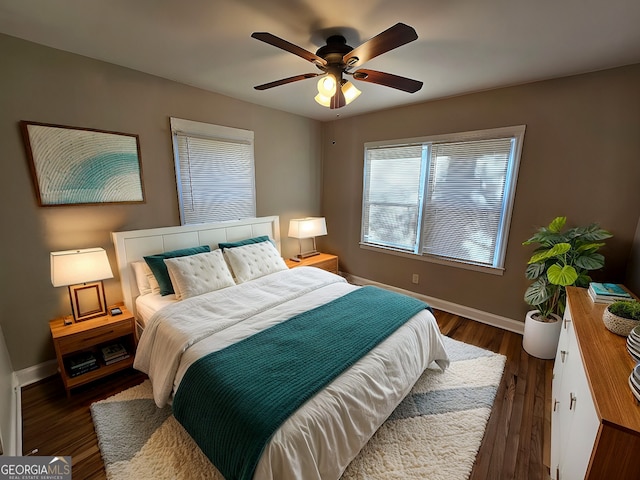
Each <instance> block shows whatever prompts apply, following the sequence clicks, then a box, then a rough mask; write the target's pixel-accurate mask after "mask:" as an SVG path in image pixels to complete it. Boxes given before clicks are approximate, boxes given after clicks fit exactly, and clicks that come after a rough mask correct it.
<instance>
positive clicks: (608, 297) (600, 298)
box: [589, 282, 633, 303]
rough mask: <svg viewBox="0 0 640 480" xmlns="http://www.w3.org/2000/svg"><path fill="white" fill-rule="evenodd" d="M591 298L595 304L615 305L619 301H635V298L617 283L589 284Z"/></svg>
mask: <svg viewBox="0 0 640 480" xmlns="http://www.w3.org/2000/svg"><path fill="white" fill-rule="evenodd" d="M589 296H590V297H591V300H593V301H594V302H595V303H613V302H615V301H617V300H633V297H632V296H631V294H630V293H629V292H627V291H626V290H625V289H624V288H622V286H621V285H618V284H615V283H597V282H591V283H590V284H589Z"/></svg>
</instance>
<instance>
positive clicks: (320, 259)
mask: <svg viewBox="0 0 640 480" xmlns="http://www.w3.org/2000/svg"><path fill="white" fill-rule="evenodd" d="M285 263H286V264H287V267H289V268H295V267H302V266H305V267H316V268H321V269H322V270H326V271H327V272H331V273H335V274H336V275H337V274H338V256H337V255H331V254H330V253H319V254H318V255H314V256H313V257H307V258H303V259H301V260H300V261H299V262H296V261H293V260H291V259H288V258H287V259H286V260H285Z"/></svg>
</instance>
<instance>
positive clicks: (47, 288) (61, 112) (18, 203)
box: [0, 35, 321, 370]
mask: <svg viewBox="0 0 640 480" xmlns="http://www.w3.org/2000/svg"><path fill="white" fill-rule="evenodd" d="M0 58H2V75H0V146H1V147H2V155H1V159H0V161H1V162H2V171H3V173H4V174H3V175H2V176H1V177H0V191H2V198H3V201H2V206H1V207H0V208H1V209H2V210H1V211H2V223H3V226H4V229H3V232H2V235H1V238H2V248H0V252H1V253H0V255H1V256H2V263H1V272H2V274H1V281H2V284H1V291H2V293H1V295H2V303H1V305H0V312H1V319H0V321H1V325H2V330H3V332H4V336H5V338H6V343H7V346H8V349H9V352H10V355H11V360H12V364H13V367H14V368H15V369H16V370H20V369H23V368H26V367H29V366H32V365H35V364H38V363H40V362H43V361H45V360H49V359H52V358H54V352H53V346H52V343H51V339H50V335H49V330H48V328H49V327H48V321H49V319H51V318H54V317H56V316H58V315H63V314H67V313H70V307H69V303H68V294H67V292H66V289H64V288H54V287H52V286H51V283H50V273H49V268H50V267H49V252H50V251H55V250H66V249H71V248H84V247H97V246H101V247H104V248H105V249H106V250H107V253H108V255H109V258H110V261H111V264H112V268H114V271H115V253H114V250H113V247H112V245H111V240H110V236H109V232H111V231H120V230H131V229H138V228H151V227H159V226H166V225H177V224H179V213H178V206H177V197H176V186H175V176H174V166H173V154H172V148H171V137H170V131H169V117H170V116H175V117H180V118H186V119H190V120H197V121H202V122H209V123H214V124H219V125H226V126H230V127H236V128H244V129H248V130H253V131H254V132H255V158H256V191H257V214H258V215H259V216H262V215H280V219H281V228H282V232H281V234H282V237H283V253H284V254H285V255H292V254H293V253H294V252H295V251H296V249H297V243H296V242H295V240H292V239H288V238H287V237H286V234H287V231H286V227H287V225H288V220H289V219H290V218H294V217H298V216H303V215H317V214H319V213H321V212H320V194H321V153H320V152H321V146H320V142H321V124H320V123H319V122H316V121H312V120H309V119H306V118H302V117H299V116H295V115H291V114H287V113H283V112H280V111H277V110H272V109H268V108H264V107H260V106H257V105H253V104H249V103H245V102H241V101H238V100H234V99H231V98H228V97H225V96H222V95H217V94H213V93H209V92H205V91H203V90H199V89H196V88H192V87H188V86H185V85H181V84H178V83H175V82H170V81H167V80H163V79H160V78H158V77H154V76H150V75H145V74H142V73H140V72H136V71H133V70H129V69H126V68H121V67H117V66H114V65H111V64H107V63H103V62H99V61H96V60H91V59H88V58H85V57H81V56H77V55H72V54H69V53H65V52H62V51H59V50H53V49H50V48H46V47H43V46H39V45H35V44H33V43H28V42H24V41H22V40H18V39H15V38H12V37H7V36H3V35H0ZM20 120H30V121H37V122H45V123H52V124H60V125H71V126H81V127H90V128H97V129H103V130H112V131H119V132H126V133H135V134H138V135H139V136H140V146H141V151H142V164H143V171H144V186H145V190H146V203H145V204H139V205H111V206H91V207H82V206H75V207H74V206H70V207H69V206H67V207H46V208H43V207H38V206H37V204H36V200H35V194H34V190H33V186H32V180H31V176H30V173H29V168H28V163H27V159H26V156H25V150H24V145H23V142H22V138H21V136H20V130H19V126H18V122H19V121H20ZM105 285H106V289H107V302H109V303H113V302H116V301H118V300H121V298H122V297H121V293H120V285H119V282H118V281H117V279H113V280H108V281H106V282H105Z"/></svg>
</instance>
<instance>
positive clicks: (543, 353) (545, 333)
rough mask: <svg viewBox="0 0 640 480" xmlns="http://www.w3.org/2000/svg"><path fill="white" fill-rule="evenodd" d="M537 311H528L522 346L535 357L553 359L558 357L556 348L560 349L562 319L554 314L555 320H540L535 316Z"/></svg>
mask: <svg viewBox="0 0 640 480" xmlns="http://www.w3.org/2000/svg"><path fill="white" fill-rule="evenodd" d="M535 313H538V311H537V310H531V311H529V312H527V317H526V319H525V322H524V336H523V337H522V347H523V348H524V349H525V351H526V352H527V353H528V354H529V355H533V356H534V357H537V358H542V359H544V360H549V359H553V358H555V357H556V350H557V349H558V339H559V338H560V329H561V327H562V319H561V318H560V317H559V316H557V315H553V317H554V318H555V320H556V321H555V322H539V321H538V320H535V319H534V318H533V315H534V314H535Z"/></svg>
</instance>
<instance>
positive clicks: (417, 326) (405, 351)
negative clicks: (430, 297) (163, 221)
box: [134, 267, 448, 480]
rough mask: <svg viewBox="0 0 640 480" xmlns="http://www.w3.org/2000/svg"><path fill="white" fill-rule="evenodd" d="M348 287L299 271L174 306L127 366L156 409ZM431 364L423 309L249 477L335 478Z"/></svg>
mask: <svg viewBox="0 0 640 480" xmlns="http://www.w3.org/2000/svg"><path fill="white" fill-rule="evenodd" d="M356 288H358V287H356V286H353V285H350V284H348V283H347V282H345V280H344V279H343V278H342V277H339V276H337V275H334V274H331V273H328V272H325V271H324V270H320V269H317V268H312V267H298V268H295V269H291V270H285V271H282V272H278V273H274V274H271V275H268V276H265V277H262V278H259V279H256V280H254V281H251V282H247V283H244V284H240V285H238V286H235V287H230V288H226V289H223V290H218V291H215V292H211V293H208V294H205V295H200V296H198V297H193V298H190V299H187V300H183V301H181V302H178V303H176V304H173V305H169V306H167V307H165V308H163V309H162V310H160V311H159V312H157V313H156V314H155V315H154V316H153V317H152V318H151V319H150V320H149V323H148V325H147V327H146V328H145V330H144V333H143V335H142V337H141V339H140V344H139V345H138V351H137V353H136V359H135V363H134V366H135V368H137V369H139V370H141V371H143V372H145V373H147V374H148V375H149V378H150V379H151V382H152V384H153V392H154V399H155V401H156V404H157V405H158V406H163V405H165V404H166V403H167V402H168V401H169V399H170V397H171V394H172V392H174V391H175V389H177V387H178V386H179V384H180V380H181V379H182V377H183V375H184V373H185V372H186V370H187V369H188V368H189V366H190V365H191V364H192V363H193V362H194V361H196V360H197V359H198V358H200V357H202V356H203V355H206V354H207V353H210V352H212V351H216V350H220V349H222V348H224V347H226V346H228V345H230V344H232V343H234V342H237V341H239V340H241V339H243V338H246V337H248V336H250V335H252V334H254V333H256V332H258V331H261V330H264V329H265V328H268V327H270V326H272V325H275V324H277V323H279V322H282V321H284V320H287V319H288V318H291V317H292V316H294V315H296V314H298V313H301V312H303V311H305V310H308V309H310V308H314V307H316V306H318V305H322V304H324V303H327V302H328V301H331V300H333V299H335V298H338V297H340V296H342V295H345V294H346V293H348V292H350V291H352V290H354V289H356ZM433 361H436V362H438V364H439V365H440V366H441V367H442V368H446V366H447V365H448V357H447V354H446V352H445V350H444V345H443V343H442V339H441V335H440V331H439V329H438V326H437V324H436V322H435V319H434V318H433V315H431V313H430V312H428V311H427V310H424V311H423V312H421V313H419V314H418V315H416V316H414V317H413V318H412V319H411V320H409V322H407V323H406V324H405V325H404V326H403V327H401V328H400V329H399V330H398V331H396V332H395V333H394V334H393V335H391V336H390V337H389V338H387V339H386V340H385V341H384V342H382V343H381V344H380V345H379V346H378V347H376V348H375V349H374V350H372V351H371V352H370V353H369V354H368V355H366V356H365V357H363V358H362V359H361V360H360V361H359V362H357V363H356V364H355V365H354V366H353V367H351V368H350V369H349V370H347V371H346V372H344V373H343V374H342V375H340V376H339V377H338V378H336V379H335V380H334V381H333V382H332V383H331V384H330V385H328V386H327V387H326V388H325V389H324V390H323V391H321V392H320V393H318V394H317V395H316V396H315V397H313V398H312V399H311V400H309V401H308V402H307V403H305V404H304V405H303V406H302V407H301V408H300V409H299V410H298V411H297V412H296V413H294V414H293V415H292V416H291V417H290V418H289V419H288V420H287V421H286V422H285V423H284V424H283V425H282V426H281V427H280V429H279V430H278V431H277V432H276V433H275V435H274V436H273V437H272V439H271V442H270V443H269V445H268V446H267V448H266V449H265V452H264V453H263V455H262V458H261V460H260V463H259V464H258V468H257V470H256V473H255V476H254V478H255V479H259V480H263V479H264V480H266V479H273V480H276V479H277V480H297V479H301V478H304V479H305V480H307V479H310V480H313V479H318V480H319V479H329V478H336V479H337V478H339V477H340V475H341V474H342V472H343V471H344V469H345V468H346V467H347V465H348V464H349V463H350V462H351V460H353V458H354V457H355V456H356V455H357V453H358V452H359V451H360V449H361V448H362V447H363V446H364V444H365V443H366V442H367V441H368V440H369V438H370V437H371V435H373V433H375V431H376V430H377V429H378V428H379V426H380V425H381V424H382V423H383V422H384V420H385V419H386V418H387V417H388V416H389V415H390V414H391V412H392V411H393V409H394V408H395V407H396V406H397V404H398V403H400V401H401V400H402V399H403V398H404V397H405V396H406V395H407V393H408V392H409V390H410V389H411V387H412V386H413V384H414V383H415V381H416V380H417V379H418V377H419V376H420V374H421V373H422V372H423V371H424V369H425V368H426V367H427V366H428V365H429V364H430V363H431V362H433Z"/></svg>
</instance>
